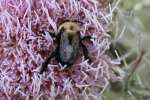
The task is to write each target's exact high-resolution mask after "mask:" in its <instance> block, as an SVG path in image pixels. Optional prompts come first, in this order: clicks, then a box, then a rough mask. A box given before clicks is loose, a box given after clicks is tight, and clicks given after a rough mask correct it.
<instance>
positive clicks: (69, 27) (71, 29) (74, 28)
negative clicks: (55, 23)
mask: <svg viewBox="0 0 150 100" xmlns="http://www.w3.org/2000/svg"><path fill="white" fill-rule="evenodd" d="M60 30H63V32H64V33H66V34H70V35H75V34H77V33H78V32H79V31H80V26H79V25H78V24H77V23H75V22H64V23H63V24H62V25H60V27H59V31H60Z"/></svg>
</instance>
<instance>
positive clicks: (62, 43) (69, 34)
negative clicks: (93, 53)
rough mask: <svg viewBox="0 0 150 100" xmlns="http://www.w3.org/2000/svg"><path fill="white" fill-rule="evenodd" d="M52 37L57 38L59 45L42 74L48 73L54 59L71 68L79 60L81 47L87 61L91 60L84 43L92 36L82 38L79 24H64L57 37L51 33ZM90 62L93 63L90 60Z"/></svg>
mask: <svg viewBox="0 0 150 100" xmlns="http://www.w3.org/2000/svg"><path fill="white" fill-rule="evenodd" d="M50 35H51V36H52V37H55V38H56V43H57V44H58V45H57V47H56V49H55V50H54V51H53V52H52V53H51V54H50V55H49V56H48V58H47V59H46V60H45V61H44V63H43V64H42V67H41V70H40V74H42V73H43V72H44V71H46V69H47V65H48V63H49V61H50V60H51V59H52V58H53V57H55V58H56V60H57V61H58V62H60V63H61V64H62V65H67V67H69V66H71V65H72V64H73V63H74V62H75V60H76V58H77V54H78V52H79V48H80V47H82V49H83V54H84V56H85V59H89V56H88V49H87V48H86V46H85V45H84V44H83V43H82V41H83V40H85V39H90V38H91V36H85V37H83V38H81V35H80V26H79V25H78V24H77V23H75V22H71V21H69V22H64V23H63V24H61V25H60V27H59V29H58V33H57V35H55V34H52V33H50ZM89 62H91V60H90V59H89Z"/></svg>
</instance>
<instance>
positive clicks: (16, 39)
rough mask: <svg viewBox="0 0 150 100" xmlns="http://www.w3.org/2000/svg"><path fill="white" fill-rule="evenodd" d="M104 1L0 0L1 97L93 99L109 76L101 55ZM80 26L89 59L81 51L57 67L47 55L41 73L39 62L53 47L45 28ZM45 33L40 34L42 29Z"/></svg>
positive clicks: (105, 22)
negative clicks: (65, 24)
mask: <svg viewBox="0 0 150 100" xmlns="http://www.w3.org/2000/svg"><path fill="white" fill-rule="evenodd" d="M108 1H109V0H105V2H104V0H99V1H97V0H0V98H1V99H8V100H16V99H18V98H19V99H27V100H28V99H34V100H38V99H40V98H42V99H44V100H45V99H47V100H48V99H50V100H84V99H91V100H94V99H95V100H96V99H100V98H101V94H102V93H103V90H104V89H105V88H106V87H107V85H108V80H109V79H111V77H112V76H111V74H112V73H111V67H112V65H111V60H110V58H109V57H108V56H107V55H106V54H105V51H106V50H107V49H108V45H109V41H108V35H107V34H106V32H107V31H109V26H110V23H111V17H110V13H109V10H108V9H109V6H108V3H109V2H108ZM68 20H69V21H74V22H77V23H78V24H80V27H81V32H80V33H81V36H86V35H92V37H93V39H92V40H91V41H92V42H89V41H84V44H85V45H86V46H87V47H88V50H89V52H90V55H91V57H92V61H93V62H92V63H91V64H89V63H88V61H87V60H85V59H84V57H83V54H82V52H81V51H82V50H80V51H79V54H78V57H77V61H76V62H75V63H74V64H73V66H72V67H69V68H65V69H62V67H61V64H59V62H57V61H56V59H52V60H51V61H50V62H49V65H48V70H47V71H46V72H44V74H43V75H39V74H38V71H39V69H40V67H41V64H42V63H43V62H44V60H45V59H46V57H47V55H48V54H50V53H51V52H52V51H53V50H54V49H55V47H56V44H55V43H54V41H53V39H52V37H51V36H50V34H49V32H51V33H57V30H58V28H59V25H60V24H62V23H63V22H65V21H68ZM44 31H45V32H44Z"/></svg>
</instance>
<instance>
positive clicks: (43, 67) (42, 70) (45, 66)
mask: <svg viewBox="0 0 150 100" xmlns="http://www.w3.org/2000/svg"><path fill="white" fill-rule="evenodd" d="M55 55H56V52H55V51H54V52H53V53H52V54H51V55H50V56H49V57H48V58H47V59H46V60H45V62H44V63H43V64H42V67H41V69H40V74H42V73H43V72H44V71H45V70H46V69H47V65H48V63H49V61H50V60H51V59H52V58H53V57H54V56H55Z"/></svg>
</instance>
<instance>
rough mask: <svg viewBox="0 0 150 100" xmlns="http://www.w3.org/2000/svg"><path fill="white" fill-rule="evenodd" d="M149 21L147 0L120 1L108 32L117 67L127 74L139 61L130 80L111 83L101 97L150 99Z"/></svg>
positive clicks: (149, 7) (119, 99)
mask: <svg viewBox="0 0 150 100" xmlns="http://www.w3.org/2000/svg"><path fill="white" fill-rule="evenodd" d="M117 1H118V0H116V1H115V2H117ZM115 2H114V4H115ZM149 24H150V0H120V3H119V5H118V8H116V11H115V12H114V16H113V28H112V32H111V36H112V44H113V46H114V48H115V49H116V50H118V51H119V54H120V55H119V56H120V58H121V60H122V64H121V65H118V67H119V68H121V70H123V71H124V72H125V73H126V74H125V75H128V74H129V75H130V74H131V72H132V70H133V69H132V68H133V67H135V65H136V64H135V63H137V62H138V64H137V67H136V69H135V72H134V73H133V74H132V75H131V78H130V79H129V80H122V81H119V82H115V83H112V84H111V86H110V87H109V88H108V89H107V90H106V91H105V92H104V100H150V86H149V85H150V25H149ZM143 51H144V52H145V53H144V54H143V55H142V54H141V53H142V52H143ZM140 58H141V59H140ZM137 59H140V60H139V61H136V60H137Z"/></svg>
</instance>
